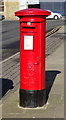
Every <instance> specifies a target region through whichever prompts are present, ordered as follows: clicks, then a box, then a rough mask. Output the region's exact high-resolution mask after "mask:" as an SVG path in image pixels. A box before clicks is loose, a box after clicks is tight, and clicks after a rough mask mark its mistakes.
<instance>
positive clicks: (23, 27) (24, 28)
mask: <svg viewBox="0 0 66 120" xmlns="http://www.w3.org/2000/svg"><path fill="white" fill-rule="evenodd" d="M23 29H35V27H23Z"/></svg>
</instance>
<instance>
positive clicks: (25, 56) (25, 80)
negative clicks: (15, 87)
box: [20, 23, 45, 90]
mask: <svg viewBox="0 0 66 120" xmlns="http://www.w3.org/2000/svg"><path fill="white" fill-rule="evenodd" d="M43 25H44V24H43ZM37 26H38V27H37V28H33V30H32V32H30V31H28V32H26V30H25V31H23V30H22V33H21V41H20V56H21V57H20V64H21V65H20V69H21V70H20V71H21V73H20V75H21V76H20V80H21V84H20V85H21V86H20V88H22V89H25V90H41V89H44V87H45V86H44V67H45V65H44V41H43V43H42V39H41V38H42V35H41V34H40V32H41V31H37V29H39V27H41V24H40V25H38V23H37ZM31 29H32V28H31ZM35 29H36V30H35Z"/></svg>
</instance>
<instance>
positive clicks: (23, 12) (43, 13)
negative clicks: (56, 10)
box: [15, 8, 50, 16]
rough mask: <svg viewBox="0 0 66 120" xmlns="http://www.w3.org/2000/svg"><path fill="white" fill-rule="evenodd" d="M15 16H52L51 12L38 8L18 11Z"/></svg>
mask: <svg viewBox="0 0 66 120" xmlns="http://www.w3.org/2000/svg"><path fill="white" fill-rule="evenodd" d="M15 15H16V16H35V15H38V16H48V15H50V12H49V11H47V10H42V9H38V8H28V9H24V10H19V11H16V12H15Z"/></svg>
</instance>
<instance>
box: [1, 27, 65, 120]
mask: <svg viewBox="0 0 66 120" xmlns="http://www.w3.org/2000/svg"><path fill="white" fill-rule="evenodd" d="M54 39H55V41H58V42H57V44H58V46H57V44H56V45H55V43H54V42H53V41H54ZM49 41H50V43H51V44H53V45H51V47H50V48H51V49H53V46H56V47H54V49H53V50H51V49H49V45H50V44H47V46H48V47H47V49H49V50H48V51H49V52H50V51H51V52H50V53H48V55H47V57H46V92H47V102H46V104H45V105H44V106H43V107H37V108H20V107H19V55H16V56H14V57H13V58H11V60H12V61H10V60H9V62H11V63H9V62H8V61H5V62H7V64H8V65H6V63H3V65H4V64H5V65H6V66H3V78H5V80H4V79H3V80H4V81H6V79H8V81H9V80H12V81H11V82H13V84H11V83H10V85H12V86H17V87H16V89H15V87H14V88H13V89H12V90H11V91H12V92H10V94H5V95H4V97H3V103H2V117H3V118H64V27H62V28H61V29H60V30H59V31H57V32H56V33H54V34H53V35H51V36H50V37H48V38H47V43H48V42H49ZM8 66H11V67H10V68H11V69H9V68H8ZM6 72H7V75H6ZM15 74H16V75H15ZM5 76H6V77H5ZM9 76H10V77H9ZM11 77H12V78H11ZM0 108H1V105H0Z"/></svg>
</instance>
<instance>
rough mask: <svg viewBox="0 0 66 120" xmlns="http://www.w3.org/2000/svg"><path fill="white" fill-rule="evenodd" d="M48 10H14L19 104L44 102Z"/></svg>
mask: <svg viewBox="0 0 66 120" xmlns="http://www.w3.org/2000/svg"><path fill="white" fill-rule="evenodd" d="M48 15H50V12H48V11H44V10H41V9H37V8H30V9H24V10H20V11H17V12H15V16H18V17H19V18H20V20H19V21H20V106H23V107H38V106H43V105H44V103H45V89H46V86H45V33H46V31H45V28H46V24H45V23H46V22H45V21H46V16H48Z"/></svg>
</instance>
